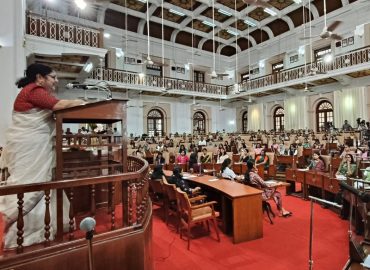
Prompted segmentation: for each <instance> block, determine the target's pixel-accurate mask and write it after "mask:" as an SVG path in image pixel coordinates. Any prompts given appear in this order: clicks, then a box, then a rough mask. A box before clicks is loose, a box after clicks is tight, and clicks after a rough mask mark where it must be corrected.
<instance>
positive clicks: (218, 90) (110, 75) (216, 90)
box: [90, 68, 228, 95]
mask: <svg viewBox="0 0 370 270" xmlns="http://www.w3.org/2000/svg"><path fill="white" fill-rule="evenodd" d="M90 78H91V79H94V80H104V81H112V82H118V83H122V84H128V85H136V86H144V87H150V88H158V89H162V90H181V91H188V92H197V93H203V94H214V95H227V94H228V86H222V85H216V84H208V83H199V82H194V83H193V82H192V81H188V80H181V79H173V78H167V77H164V78H163V77H159V76H153V75H146V76H140V75H139V74H138V73H132V72H127V71H123V70H117V69H106V68H96V69H95V70H94V71H93V73H92V75H91V77H90Z"/></svg>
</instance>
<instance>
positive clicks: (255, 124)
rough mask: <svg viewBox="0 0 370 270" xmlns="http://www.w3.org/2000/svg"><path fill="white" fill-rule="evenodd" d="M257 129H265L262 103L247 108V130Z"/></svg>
mask: <svg viewBox="0 0 370 270" xmlns="http://www.w3.org/2000/svg"><path fill="white" fill-rule="evenodd" d="M259 129H261V130H264V129H265V115H264V110H263V103H259V104H253V105H249V106H248V130H253V131H257V130H259Z"/></svg>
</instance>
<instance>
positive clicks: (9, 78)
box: [0, 0, 26, 145]
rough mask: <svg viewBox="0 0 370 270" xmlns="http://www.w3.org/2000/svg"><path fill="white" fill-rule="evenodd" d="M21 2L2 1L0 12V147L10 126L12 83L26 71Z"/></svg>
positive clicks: (22, 7)
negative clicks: (0, 66)
mask: <svg viewBox="0 0 370 270" xmlns="http://www.w3.org/2000/svg"><path fill="white" fill-rule="evenodd" d="M24 11H25V3H24V1H23V0H18V1H14V0H2V1H1V9H0V45H1V46H2V47H1V48H0V63H1V65H2V68H1V72H0V82H1V88H0V115H1V121H0V145H4V143H5V131H6V129H7V128H8V127H9V125H10V123H11V114H12V110H13V103H14V100H15V97H16V96H17V93H18V90H17V88H16V86H15V84H14V83H15V81H16V80H17V79H19V78H20V77H22V76H23V74H24V70H25V67H26V64H25V62H26V61H25V52H24V48H23V33H24V28H23V26H24Z"/></svg>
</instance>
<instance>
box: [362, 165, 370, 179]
mask: <svg viewBox="0 0 370 270" xmlns="http://www.w3.org/2000/svg"><path fill="white" fill-rule="evenodd" d="M363 176H364V177H363V179H364V180H366V181H370V167H366V169H365V171H364V173H363Z"/></svg>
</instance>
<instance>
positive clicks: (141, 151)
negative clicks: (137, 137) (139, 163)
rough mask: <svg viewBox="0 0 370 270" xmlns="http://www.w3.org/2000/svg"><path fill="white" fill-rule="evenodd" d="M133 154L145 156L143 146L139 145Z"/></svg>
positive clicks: (140, 156)
mask: <svg viewBox="0 0 370 270" xmlns="http://www.w3.org/2000/svg"><path fill="white" fill-rule="evenodd" d="M134 153H135V156H137V157H139V158H145V156H146V155H145V151H144V150H143V147H141V146H139V148H138V149H137V150H136V151H135V152H134Z"/></svg>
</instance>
